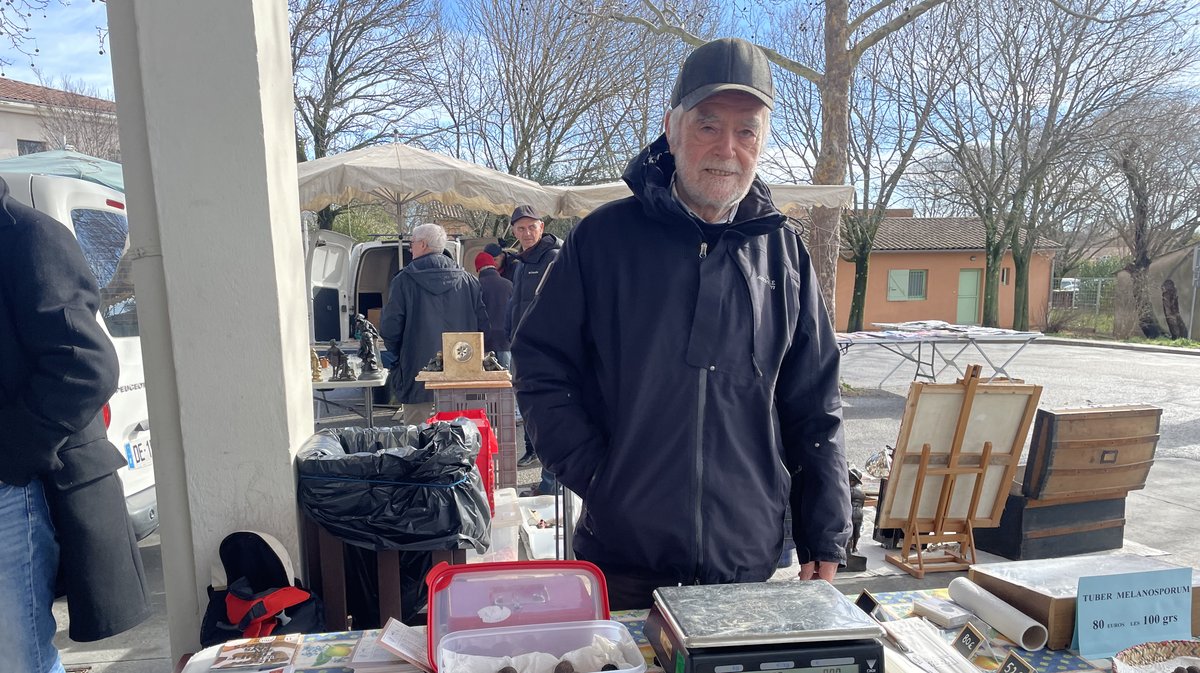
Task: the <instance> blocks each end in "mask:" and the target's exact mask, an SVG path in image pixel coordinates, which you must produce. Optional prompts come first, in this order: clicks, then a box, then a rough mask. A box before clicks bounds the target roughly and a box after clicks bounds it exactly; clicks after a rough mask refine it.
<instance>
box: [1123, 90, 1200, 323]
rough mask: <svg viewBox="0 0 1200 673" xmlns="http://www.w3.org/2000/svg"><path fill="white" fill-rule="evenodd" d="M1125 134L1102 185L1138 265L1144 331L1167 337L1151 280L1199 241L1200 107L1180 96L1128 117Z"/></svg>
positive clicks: (1136, 291) (1132, 267)
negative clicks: (1156, 268) (1155, 269)
mask: <svg viewBox="0 0 1200 673" xmlns="http://www.w3.org/2000/svg"><path fill="white" fill-rule="evenodd" d="M1122 116H1123V118H1124V121H1125V123H1118V124H1117V126H1118V127H1120V128H1122V129H1124V133H1123V134H1122V135H1121V136H1119V137H1116V138H1114V139H1113V141H1112V143H1111V144H1110V146H1109V151H1108V158H1109V161H1110V162H1111V166H1112V167H1113V169H1114V170H1113V174H1112V179H1109V180H1107V181H1105V182H1104V183H1103V184H1102V189H1103V193H1102V201H1101V203H1102V204H1103V206H1104V208H1105V212H1106V216H1107V218H1108V219H1109V221H1111V222H1112V225H1113V227H1114V228H1115V229H1116V231H1117V234H1118V236H1119V237H1120V239H1121V241H1122V242H1124V243H1125V245H1126V246H1128V248H1129V250H1130V252H1131V253H1132V258H1131V261H1130V262H1129V264H1128V265H1127V266H1126V267H1125V270H1126V271H1128V272H1129V274H1130V276H1131V278H1132V280H1133V300H1134V306H1135V308H1136V310H1137V318H1138V327H1139V328H1140V329H1141V331H1142V334H1144V335H1145V336H1147V337H1150V338H1154V337H1157V336H1161V335H1162V334H1163V329H1162V327H1161V326H1160V325H1159V324H1158V320H1157V319H1156V317H1155V314H1154V309H1153V303H1152V302H1153V301H1154V299H1153V298H1154V296H1156V295H1157V292H1156V291H1155V289H1153V288H1151V287H1150V286H1149V285H1150V283H1149V280H1148V276H1149V274H1148V273H1147V272H1148V270H1149V268H1150V262H1152V261H1153V260H1154V258H1155V257H1158V256H1159V255H1162V254H1164V253H1166V252H1170V251H1172V250H1175V249H1178V248H1180V247H1182V246H1183V245H1185V244H1186V243H1188V242H1190V241H1192V240H1193V238H1194V237H1195V236H1196V232H1197V230H1198V229H1200V101H1198V100H1196V99H1195V98H1194V97H1182V96H1178V97H1173V98H1171V99H1167V100H1156V101H1149V102H1147V103H1145V104H1143V105H1139V106H1136V107H1132V108H1130V109H1128V110H1126V111H1124V112H1123V115H1122Z"/></svg>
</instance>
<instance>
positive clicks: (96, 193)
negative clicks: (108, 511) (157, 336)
mask: <svg viewBox="0 0 1200 673" xmlns="http://www.w3.org/2000/svg"><path fill="white" fill-rule="evenodd" d="M0 177H2V178H4V181H5V182H7V183H8V190H9V193H10V194H11V195H12V197H13V198H14V199H16V200H18V201H20V202H21V203H24V204H26V205H28V206H32V207H33V208H36V209H38V210H40V211H42V212H43V213H46V214H47V215H49V216H51V217H53V218H54V219H56V220H58V221H59V222H62V223H63V224H64V225H66V226H67V227H68V228H69V229H71V231H72V232H73V233H74V234H75V239H76V240H77V241H79V246H80V248H82V249H83V256H84V258H86V259H87V262H88V264H89V265H90V266H91V267H92V272H93V273H94V274H95V275H96V280H97V283H98V284H99V286H100V299H101V302H100V318H101V319H102V327H103V328H104V331H105V332H106V333H107V334H108V336H109V338H111V339H112V342H113V345H114V346H115V347H116V350H117V358H118V359H119V360H120V363H121V375H120V379H119V380H118V387H117V392H116V393H115V394H114V395H113V397H112V399H111V400H109V402H108V404H106V405H104V422H105V424H106V425H107V426H108V438H109V440H111V441H112V443H113V444H115V445H116V446H117V448H118V449H120V450H121V452H122V453H123V454H125V460H126V463H127V464H126V466H125V467H123V468H121V470H120V472H119V475H120V477H121V482H122V483H123V485H124V487H125V502H126V506H127V507H128V509H129V516H130V518H131V519H132V520H133V527H134V531H135V532H136V533H137V537H138V539H139V540H140V539H142V538H144V537H146V536H147V535H149V534H151V533H153V532H154V531H155V530H157V528H158V506H157V499H156V495H155V490H154V458H153V454H152V453H151V447H150V420H149V413H148V412H147V410H146V377H145V375H144V374H143V369H142V345H141V340H140V338H139V336H138V322H137V299H136V297H135V296H134V294H133V278H132V276H131V273H130V266H129V260H128V259H127V257H126V254H125V253H126V251H127V250H128V249H129V222H128V220H127V219H126V216H125V195H124V194H122V193H121V192H119V191H116V190H114V189H110V188H108V187H106V186H104V185H101V184H97V183H95V182H90V181H87V180H82V179H79V178H72V177H63V176H59V175H41V174H35V173H17V172H0Z"/></svg>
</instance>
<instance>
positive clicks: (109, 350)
mask: <svg viewBox="0 0 1200 673" xmlns="http://www.w3.org/2000/svg"><path fill="white" fill-rule="evenodd" d="M99 304H100V296H99V290H98V288H97V287H96V279H95V277H94V276H93V275H92V272H91V269H90V268H89V267H88V264H87V261H86V260H85V259H84V257H83V253H82V251H81V250H80V248H79V244H78V243H77V242H76V241H75V239H74V237H73V236H72V235H71V232H70V231H68V230H67V228H66V227H64V226H63V225H62V224H60V223H58V222H56V221H54V220H53V219H51V218H49V217H47V216H46V215H43V214H42V213H39V212H37V211H35V210H33V209H31V208H27V207H25V206H24V205H22V204H20V203H18V202H16V201H15V200H13V199H12V198H11V197H10V196H9V193H8V185H7V184H6V183H5V182H4V181H3V180H0V363H2V366H0V428H2V429H3V432H0V659H2V660H3V662H4V664H3V666H0V668H3V669H4V670H12V671H29V672H31V673H45V672H47V671H54V672H59V671H62V670H63V667H62V663H61V660H60V659H59V656H58V651H57V650H56V649H55V647H54V645H53V642H52V641H53V638H54V632H55V624H54V615H53V614H52V612H51V606H52V604H53V602H54V583H55V582H54V580H55V576H56V574H57V573H58V568H59V563H60V561H61V563H63V564H64V565H65V566H66V567H67V568H68V569H67V570H66V571H65V572H64V577H65V578H66V580H67V591H68V602H69V606H70V616H71V637H72V638H73V639H75V640H96V639H99V638H104V637H108V636H111V635H113V634H116V633H119V632H121V631H123V630H126V629H129V628H131V627H133V626H134V625H136V624H138V623H140V622H141V621H142V620H143V619H145V618H146V617H147V616H148V615H149V604H148V601H147V591H146V587H145V577H144V574H143V573H142V565H141V558H140V556H138V550H137V543H136V540H135V539H134V536H133V527H132V525H131V524H130V522H129V518H128V514H127V513H126V510H125V499H124V494H123V491H122V488H121V482H120V479H119V478H118V477H117V474H116V471H117V469H118V468H120V467H121V466H122V465H124V464H125V460H124V458H123V457H122V456H121V454H120V453H119V452H118V451H117V449H116V447H114V446H113V445H112V444H111V443H109V441H108V439H107V436H106V432H105V426H104V420H103V419H102V418H101V413H100V412H101V408H102V407H103V406H104V404H105V402H107V401H108V399H109V397H110V396H112V394H113V392H114V391H115V390H116V387H117V373H118V369H117V354H116V351H114V350H113V346H112V342H111V341H110V340H109V339H108V337H107V336H106V335H105V334H104V331H103V330H102V329H101V328H100V325H99V323H98V322H97V320H96V310H97V308H98V306H99ZM56 536H57V537H56Z"/></svg>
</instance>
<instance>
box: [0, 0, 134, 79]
mask: <svg viewBox="0 0 1200 673" xmlns="http://www.w3.org/2000/svg"><path fill="white" fill-rule="evenodd" d="M28 21H29V29H30V30H29V35H30V36H31V39H30V40H29V41H28V42H26V43H25V47H24V48H25V50H26V51H27V52H30V54H32V58H31V57H30V56H27V55H25V54H22V53H21V52H19V51H17V50H16V49H14V48H13V46H12V44H11V42H10V41H9V40H7V39H5V38H3V37H0V59H3V60H5V61H8V62H9V64H8V65H5V66H2V67H0V68H2V70H3V73H4V77H7V78H9V79H15V80H20V81H22V82H30V83H33V84H37V83H38V78H37V75H35V74H34V72H33V70H32V69H31V68H30V62H31V61H32V63H33V65H35V66H36V67H37V68H38V69H39V70H40V71H41V73H42V76H43V77H44V78H45V80H46V82H47V84H51V83H57V82H59V81H60V80H61V78H63V77H69V78H70V79H72V80H76V81H80V82H82V83H83V84H85V85H86V86H89V87H92V88H94V89H95V91H96V92H97V93H98V94H100V95H101V96H103V97H107V98H111V97H112V95H113V86H112V63H111V62H110V60H109V54H108V44H107V43H106V44H105V45H104V47H103V49H104V54H100V50H101V45H100V40H99V38H98V37H97V35H96V28H97V27H106V26H107V25H108V17H107V15H106V14H105V4H104V3H103V2H93V1H92V0H49V1H48V2H47V5H46V8H45V10H41V11H34V12H33V16H32V17H30V18H29V19H28ZM34 49H37V50H38V51H37V53H34Z"/></svg>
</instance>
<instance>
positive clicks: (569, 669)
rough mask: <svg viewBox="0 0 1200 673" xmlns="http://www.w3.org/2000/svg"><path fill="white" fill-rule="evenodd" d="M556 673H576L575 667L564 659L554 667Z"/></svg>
mask: <svg viewBox="0 0 1200 673" xmlns="http://www.w3.org/2000/svg"><path fill="white" fill-rule="evenodd" d="M554 673H575V666H574V664H572V663H571V662H569V661H567V660H566V659H563V660H562V661H560V662H558V665H557V666H555V667H554Z"/></svg>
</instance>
